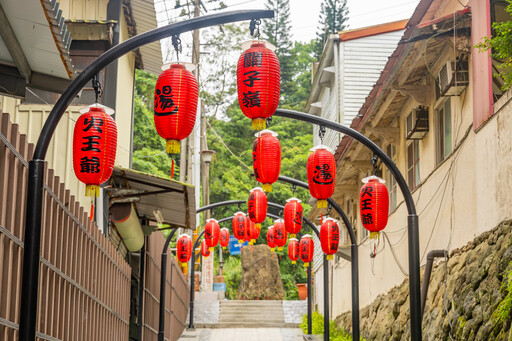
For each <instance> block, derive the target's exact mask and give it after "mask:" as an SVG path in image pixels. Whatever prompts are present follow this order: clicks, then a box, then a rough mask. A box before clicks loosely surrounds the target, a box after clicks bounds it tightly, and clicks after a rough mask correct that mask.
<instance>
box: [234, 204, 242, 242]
mask: <svg viewBox="0 0 512 341" xmlns="http://www.w3.org/2000/svg"><path fill="white" fill-rule="evenodd" d="M233 235H234V236H235V238H236V239H238V242H239V243H240V244H243V243H244V239H245V214H244V213H242V212H236V213H235V216H234V217H233Z"/></svg>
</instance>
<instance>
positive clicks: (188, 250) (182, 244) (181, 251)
mask: <svg viewBox="0 0 512 341" xmlns="http://www.w3.org/2000/svg"><path fill="white" fill-rule="evenodd" d="M176 249H177V251H176V257H178V260H179V261H180V263H181V266H182V267H183V272H184V273H187V268H188V261H189V260H190V257H191V256H192V239H191V238H190V237H189V236H188V235H186V234H182V235H181V236H179V238H178V243H177V244H176Z"/></svg>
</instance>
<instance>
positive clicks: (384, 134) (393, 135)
mask: <svg viewBox="0 0 512 341" xmlns="http://www.w3.org/2000/svg"><path fill="white" fill-rule="evenodd" d="M366 131H367V132H368V133H370V134H373V135H375V136H377V137H380V138H383V139H385V140H386V141H387V142H388V143H396V142H398V141H400V129H399V128H395V127H368V128H366Z"/></svg>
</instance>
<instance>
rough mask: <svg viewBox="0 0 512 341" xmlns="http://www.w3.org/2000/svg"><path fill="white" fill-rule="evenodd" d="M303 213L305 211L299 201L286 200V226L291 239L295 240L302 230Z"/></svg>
mask: <svg viewBox="0 0 512 341" xmlns="http://www.w3.org/2000/svg"><path fill="white" fill-rule="evenodd" d="M303 213H304V209H303V208H302V204H301V201H300V200H299V199H297V198H290V199H288V200H286V205H284V226H285V227H286V231H287V232H288V233H289V234H290V238H295V235H296V234H297V233H299V232H300V230H301V229H302V217H303Z"/></svg>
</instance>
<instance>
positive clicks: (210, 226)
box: [204, 219, 220, 251]
mask: <svg viewBox="0 0 512 341" xmlns="http://www.w3.org/2000/svg"><path fill="white" fill-rule="evenodd" d="M219 234H220V226H219V222H218V221H217V220H215V219H208V220H207V221H206V225H205V226H204V240H205V241H206V246H208V248H209V249H210V251H213V249H214V248H215V246H217V243H218V242H219Z"/></svg>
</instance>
